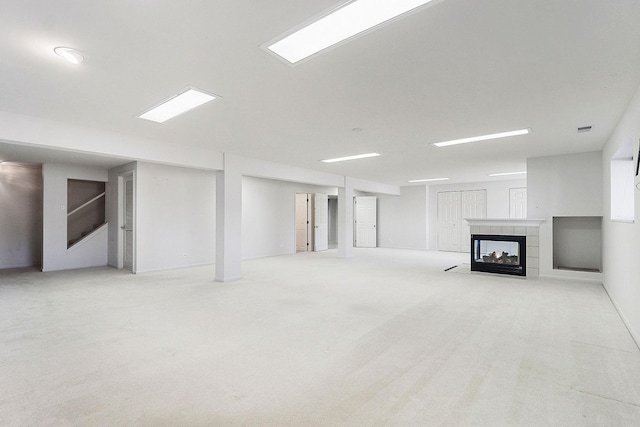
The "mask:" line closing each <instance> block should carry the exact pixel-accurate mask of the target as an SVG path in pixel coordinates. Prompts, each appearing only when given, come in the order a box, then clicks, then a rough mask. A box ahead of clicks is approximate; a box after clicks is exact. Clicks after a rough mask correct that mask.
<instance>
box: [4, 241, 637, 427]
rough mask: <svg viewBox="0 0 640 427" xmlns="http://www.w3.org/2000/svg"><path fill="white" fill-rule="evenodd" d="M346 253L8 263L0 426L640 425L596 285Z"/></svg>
mask: <svg viewBox="0 0 640 427" xmlns="http://www.w3.org/2000/svg"><path fill="white" fill-rule="evenodd" d="M463 262H468V260H467V255H464V254H455V253H438V252H424V251H410V250H393V249H381V248H378V249H370V250H362V249H360V250H358V249H356V250H355V257H354V258H350V259H342V258H338V257H337V256H336V251H335V250H330V251H327V252H324V253H303V254H298V255H290V256H280V257H273V258H262V259H254V260H249V261H245V262H243V279H242V280H240V281H238V282H232V283H216V282H214V281H213V276H214V268H213V266H210V267H200V268H190V269H183V270H173V271H169V272H162V273H149V274H142V275H131V274H127V273H125V272H123V271H119V270H114V269H111V268H106V267H104V268H94V269H87V270H75V271H60V272H52V273H40V272H37V271H34V270H13V271H3V272H0V378H1V380H0V425H3V426H12V425H38V426H41V425H297V426H300V425H404V426H406V425H438V424H443V425H491V426H496V425H518V426H522V425H563V426H569V425H599V426H600V425H616V426H621V425H637V424H638V422H639V421H640V353H639V351H638V348H637V347H636V345H635V343H634V342H633V340H632V339H631V337H630V335H629V334H628V332H627V330H626V329H625V326H624V325H623V323H622V321H621V320H620V318H619V316H618V314H617V312H616V311H615V309H614V307H613V305H612V304H611V302H610V300H609V298H608V296H607V294H606V292H605V291H604V289H603V287H602V286H600V285H596V284H591V283H583V282H570V281H552V280H544V279H539V280H523V279H520V278H511V277H506V276H498V277H496V276H488V275H476V274H473V275H472V274H470V273H464V272H455V271H450V272H444V271H443V270H444V269H446V268H447V267H451V266H452V265H455V264H460V263H463Z"/></svg>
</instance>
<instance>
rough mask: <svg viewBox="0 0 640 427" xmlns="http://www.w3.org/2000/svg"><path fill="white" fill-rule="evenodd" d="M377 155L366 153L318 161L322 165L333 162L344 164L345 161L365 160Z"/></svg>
mask: <svg viewBox="0 0 640 427" xmlns="http://www.w3.org/2000/svg"><path fill="white" fill-rule="evenodd" d="M379 155H380V154H378V153H367V154H358V155H355V156H347V157H338V158H335V159H326V160H320V161H321V162H324V163H335V162H344V161H346V160H357V159H366V158H368V157H377V156H379Z"/></svg>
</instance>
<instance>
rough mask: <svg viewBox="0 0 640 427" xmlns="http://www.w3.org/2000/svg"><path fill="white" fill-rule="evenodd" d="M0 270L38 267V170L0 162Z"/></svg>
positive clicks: (40, 178)
mask: <svg viewBox="0 0 640 427" xmlns="http://www.w3.org/2000/svg"><path fill="white" fill-rule="evenodd" d="M0 206H1V207H0V236H2V237H1V238H0V268H19V267H31V266H39V265H40V263H41V256H42V255H41V254H42V169H41V168H40V167H39V166H38V167H35V166H33V167H32V166H16V165H9V164H1V163H0Z"/></svg>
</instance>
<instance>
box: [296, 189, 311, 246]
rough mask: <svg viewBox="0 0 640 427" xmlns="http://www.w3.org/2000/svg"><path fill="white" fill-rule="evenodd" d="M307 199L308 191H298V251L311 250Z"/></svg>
mask: <svg viewBox="0 0 640 427" xmlns="http://www.w3.org/2000/svg"><path fill="white" fill-rule="evenodd" d="M307 199H308V195H307V193H296V252H307V251H308V250H310V248H309V239H308V236H307V229H308V225H309V219H308V215H307V213H308V207H307V205H308V202H307Z"/></svg>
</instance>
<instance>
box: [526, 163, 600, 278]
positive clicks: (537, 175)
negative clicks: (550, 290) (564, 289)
mask: <svg viewBox="0 0 640 427" xmlns="http://www.w3.org/2000/svg"><path fill="white" fill-rule="evenodd" d="M602 182H603V181H602V153H601V152H600V151H596V152H589V153H578V154H567V155H561V156H549V157H537V158H530V159H527V216H528V217H529V218H536V219H544V220H545V222H543V223H542V224H540V236H539V239H540V275H541V276H555V277H566V278H582V279H587V280H588V279H592V280H596V281H597V280H600V277H599V276H597V275H593V274H588V273H587V274H582V273H580V272H572V271H561V270H554V269H553V217H554V216H557V217H560V216H566V217H571V216H573V217H579V216H602V213H603V205H602Z"/></svg>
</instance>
